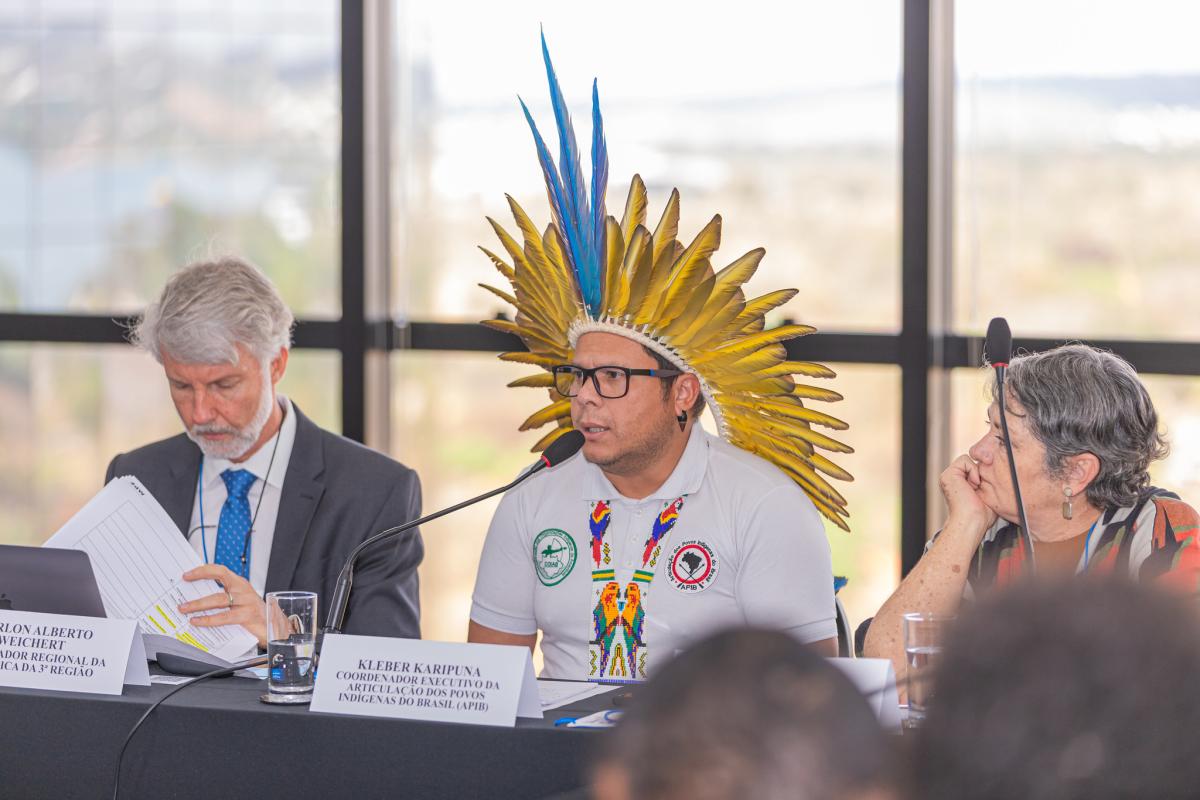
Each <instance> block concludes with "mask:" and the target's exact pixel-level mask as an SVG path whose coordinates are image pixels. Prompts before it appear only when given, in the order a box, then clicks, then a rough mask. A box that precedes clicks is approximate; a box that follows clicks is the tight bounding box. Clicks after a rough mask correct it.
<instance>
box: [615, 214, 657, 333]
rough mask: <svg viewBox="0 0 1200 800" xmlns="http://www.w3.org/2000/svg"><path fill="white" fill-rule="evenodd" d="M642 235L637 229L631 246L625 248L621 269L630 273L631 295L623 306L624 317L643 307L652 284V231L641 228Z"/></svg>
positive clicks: (627, 273)
mask: <svg viewBox="0 0 1200 800" xmlns="http://www.w3.org/2000/svg"><path fill="white" fill-rule="evenodd" d="M639 230H641V232H642V233H641V235H640V236H639V235H638V232H637V231H636V230H635V231H634V233H633V240H632V241H631V242H630V243H629V247H627V248H625V263H624V265H623V266H622V267H621V270H622V271H623V272H624V273H625V274H626V275H629V276H630V278H629V297H628V299H627V301H626V302H625V304H624V305H623V307H622V308H621V314H622V315H623V316H624V317H630V316H632V315H633V314H635V313H636V312H637V310H638V309H639V308H640V307H641V305H642V301H643V300H644V299H645V297H646V289H647V287H648V286H649V285H650V275H651V273H652V272H653V265H652V264H651V263H650V255H651V241H650V233H649V231H647V230H646V229H645V228H640V229H639Z"/></svg>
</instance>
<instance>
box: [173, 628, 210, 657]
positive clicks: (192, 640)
mask: <svg viewBox="0 0 1200 800" xmlns="http://www.w3.org/2000/svg"><path fill="white" fill-rule="evenodd" d="M175 638H176V639H178V640H179V641H181V642H184V643H186V644H190V645H191V646H192V647H197V648H199V649H201V650H203V651H204V652H206V653H207V652H208V648H207V647H205V646H204V645H202V644H201V643H200V640H199V639H197V638H196V637H195V636H192V635H191V634H190V633H187V632H186V631H179V632H177V633H176V634H175Z"/></svg>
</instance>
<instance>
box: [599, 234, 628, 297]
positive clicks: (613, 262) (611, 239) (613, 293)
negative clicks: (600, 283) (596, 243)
mask: <svg viewBox="0 0 1200 800" xmlns="http://www.w3.org/2000/svg"><path fill="white" fill-rule="evenodd" d="M604 235H605V245H604V247H605V253H604V257H605V259H606V261H607V263H606V264H605V265H604V301H603V302H602V303H601V304H600V305H601V306H602V307H603V308H604V313H605V314H609V315H611V314H612V313H613V308H614V306H615V305H616V302H617V299H618V298H619V297H620V295H621V262H622V261H624V260H625V237H624V236H622V235H621V228H620V226H619V225H617V221H616V220H615V219H613V218H612V217H609V218H608V219H607V220H605V223H604Z"/></svg>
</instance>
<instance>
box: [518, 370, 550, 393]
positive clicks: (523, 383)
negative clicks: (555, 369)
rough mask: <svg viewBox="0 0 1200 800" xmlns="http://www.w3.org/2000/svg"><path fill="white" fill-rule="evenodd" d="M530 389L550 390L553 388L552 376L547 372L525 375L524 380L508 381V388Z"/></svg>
mask: <svg viewBox="0 0 1200 800" xmlns="http://www.w3.org/2000/svg"><path fill="white" fill-rule="evenodd" d="M524 387H531V388H536V389H550V388H553V387H554V375H553V374H552V373H549V372H538V373H536V374H534V375H526V376H525V377H524V378H517V379H516V380H515V381H510V382H509V384H508V388H510V389H518V388H524Z"/></svg>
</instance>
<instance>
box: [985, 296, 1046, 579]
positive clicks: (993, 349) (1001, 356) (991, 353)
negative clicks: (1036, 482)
mask: <svg viewBox="0 0 1200 800" xmlns="http://www.w3.org/2000/svg"><path fill="white" fill-rule="evenodd" d="M983 357H984V359H985V360H986V361H987V363H989V364H991V365H992V368H993V369H995V370H996V398H997V399H996V405H997V406H998V407H999V409H1000V430H1001V431H1002V432H1003V433H1004V450H1005V453H1006V454H1007V455H1008V474H1009V475H1010V476H1011V477H1012V485H1013V494H1014V495H1016V498H1017V514H1018V516H1019V518H1020V520H1021V535H1022V537H1023V538H1024V539H1025V551H1026V552H1027V553H1029V566H1030V567H1031V568H1033V569H1036V568H1037V565H1036V564H1035V563H1034V559H1033V539H1032V538H1031V537H1030V535H1029V521H1028V520H1027V519H1026V518H1025V503H1024V502H1023V501H1022V500H1021V483H1020V481H1018V480H1017V464H1016V462H1015V461H1013V452H1012V441H1010V440H1009V438H1008V417H1007V416H1006V415H1005V413H1004V406H1005V404H1006V394H1007V393H1006V391H1005V388H1004V376H1005V373H1006V372H1007V371H1008V362H1009V361H1011V360H1012V331H1011V330H1009V327H1008V320H1006V319H1005V318H1004V317H994V318H993V319H992V321H991V322H989V323H988V329H987V338H986V339H984V341H983Z"/></svg>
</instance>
